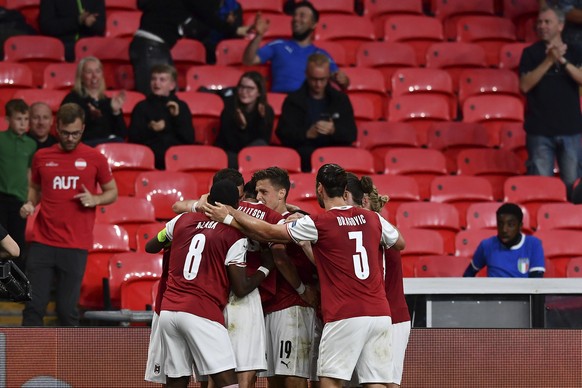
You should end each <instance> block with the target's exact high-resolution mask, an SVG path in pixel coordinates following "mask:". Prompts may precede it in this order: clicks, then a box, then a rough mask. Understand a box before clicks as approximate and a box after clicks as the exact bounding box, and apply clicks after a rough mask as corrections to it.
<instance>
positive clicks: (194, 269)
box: [184, 234, 206, 280]
mask: <svg viewBox="0 0 582 388" xmlns="http://www.w3.org/2000/svg"><path fill="white" fill-rule="evenodd" d="M204 245H206V236H205V235H203V234H197V235H194V237H192V241H190V247H189V248H188V255H187V256H186V262H185V263H184V279H186V280H192V279H194V278H195V277H196V276H198V269H199V268H200V261H202V251H204Z"/></svg>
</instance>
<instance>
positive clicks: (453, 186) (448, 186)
mask: <svg viewBox="0 0 582 388" xmlns="http://www.w3.org/2000/svg"><path fill="white" fill-rule="evenodd" d="M429 200H430V201H431V202H441V203H450V204H451V205H453V206H455V208H457V211H458V212H459V224H460V225H461V227H463V228H464V227H465V226H466V220H467V208H468V207H469V206H470V205H471V204H473V203H475V202H492V201H493V188H492V187H491V183H489V181H488V180H487V179H485V178H482V177H476V176H462V175H452V176H437V177H435V178H434V179H433V180H432V183H431V186H430V199H429Z"/></svg>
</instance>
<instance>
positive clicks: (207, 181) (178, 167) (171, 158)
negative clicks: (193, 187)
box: [165, 145, 228, 197]
mask: <svg viewBox="0 0 582 388" xmlns="http://www.w3.org/2000/svg"><path fill="white" fill-rule="evenodd" d="M165 161H166V170H167V171H179V172H186V173H188V174H191V175H192V176H193V177H194V178H196V182H197V183H198V197H199V196H201V195H202V194H205V193H208V191H209V189H210V186H211V184H212V178H213V177H214V174H215V173H216V172H217V171H218V170H221V169H223V168H226V167H228V158H227V156H226V152H224V150H223V149H222V148H219V147H214V146H210V145H178V146H172V147H170V148H168V149H167V150H166V157H165Z"/></svg>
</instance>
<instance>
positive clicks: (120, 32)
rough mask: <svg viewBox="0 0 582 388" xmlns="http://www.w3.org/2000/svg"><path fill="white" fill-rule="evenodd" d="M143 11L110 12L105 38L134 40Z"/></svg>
mask: <svg viewBox="0 0 582 388" xmlns="http://www.w3.org/2000/svg"><path fill="white" fill-rule="evenodd" d="M140 19H141V11H115V12H108V13H107V18H106V23H105V36H106V37H109V38H132V37H133V34H134V33H135V31H137V30H138V29H139V21H140Z"/></svg>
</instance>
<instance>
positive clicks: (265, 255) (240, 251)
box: [226, 238, 275, 298]
mask: <svg viewBox="0 0 582 388" xmlns="http://www.w3.org/2000/svg"><path fill="white" fill-rule="evenodd" d="M247 241H248V240H247V239H246V238H241V239H240V240H238V241H237V242H236V243H234V244H233V245H232V246H231V247H230V249H229V250H228V253H227V254H226V263H227V268H226V269H227V273H228V278H229V280H230V288H231V289H232V292H234V294H235V295H236V296H238V297H239V298H242V297H243V296H245V295H247V294H248V293H250V292H251V291H253V290H254V289H255V288H257V287H258V286H259V284H261V282H262V281H263V280H265V278H266V277H267V276H269V273H270V272H271V270H272V269H273V268H274V267H275V265H274V264H273V258H272V256H271V252H270V250H269V249H263V250H262V251H261V266H260V267H259V268H258V269H257V271H256V272H255V273H254V274H252V275H251V276H247V269H246V266H244V265H241V264H242V263H244V262H245V257H246V252H247Z"/></svg>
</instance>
